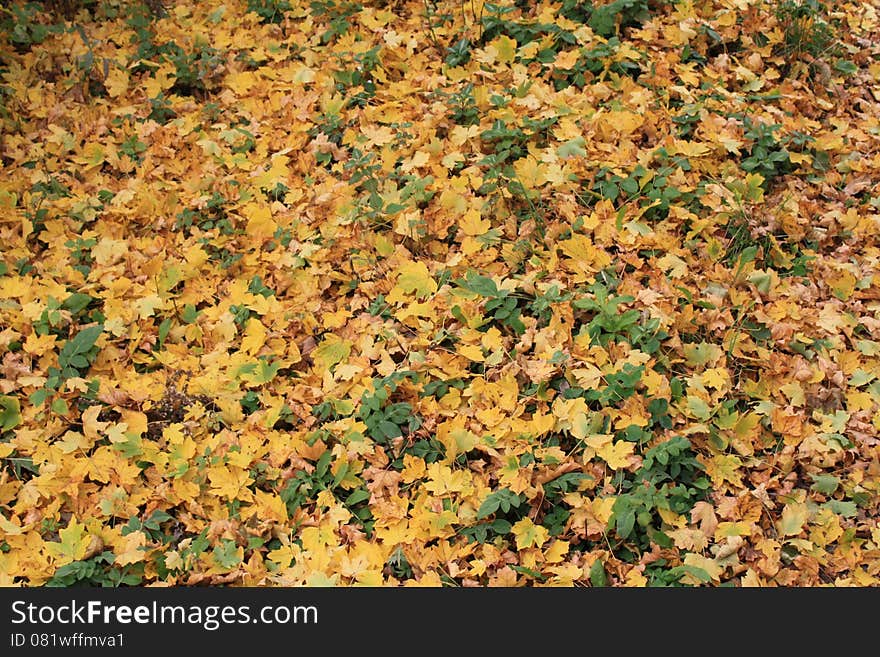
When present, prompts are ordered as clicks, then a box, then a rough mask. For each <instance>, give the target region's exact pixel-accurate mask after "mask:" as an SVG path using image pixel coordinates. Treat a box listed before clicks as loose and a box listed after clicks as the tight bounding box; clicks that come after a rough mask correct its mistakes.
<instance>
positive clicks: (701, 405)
mask: <svg viewBox="0 0 880 657" xmlns="http://www.w3.org/2000/svg"><path fill="white" fill-rule="evenodd" d="M687 407H688V412H689V413H690V414H691V415H692V416H694V417H695V418H697V419H698V420H703V421H705V420H708V419H709V417H710V416H711V415H712V412H711V411H710V410H709V405H708V404H706V402H704V401H703V400H702V399H700V398H699V397H697V396H696V395H688V397H687Z"/></svg>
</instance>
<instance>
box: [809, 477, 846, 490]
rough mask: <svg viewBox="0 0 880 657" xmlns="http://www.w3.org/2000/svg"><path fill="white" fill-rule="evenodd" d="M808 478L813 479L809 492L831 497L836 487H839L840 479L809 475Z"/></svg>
mask: <svg viewBox="0 0 880 657" xmlns="http://www.w3.org/2000/svg"><path fill="white" fill-rule="evenodd" d="M810 476H811V477H812V478H813V485H812V486H810V490H814V491H816V492H818V493H822V494H823V495H833V494H834V491H836V490H837V487H838V486H840V479H838V478H837V477H835V476H834V475H829V474H819V475H814V474H811V475H810Z"/></svg>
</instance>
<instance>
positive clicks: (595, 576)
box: [590, 559, 608, 586]
mask: <svg viewBox="0 0 880 657" xmlns="http://www.w3.org/2000/svg"><path fill="white" fill-rule="evenodd" d="M590 583H591V584H592V585H593V586H608V576H607V575H606V574H605V566H603V565H602V561H601V560H600V559H596V561H594V562H593V565H592V566H590Z"/></svg>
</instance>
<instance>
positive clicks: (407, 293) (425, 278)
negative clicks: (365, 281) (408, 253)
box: [385, 261, 437, 303]
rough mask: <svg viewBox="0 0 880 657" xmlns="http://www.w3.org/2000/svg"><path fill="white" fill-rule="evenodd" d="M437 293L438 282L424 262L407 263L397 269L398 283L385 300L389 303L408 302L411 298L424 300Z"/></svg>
mask: <svg viewBox="0 0 880 657" xmlns="http://www.w3.org/2000/svg"><path fill="white" fill-rule="evenodd" d="M436 291H437V282H436V281H435V280H434V279H433V277H432V276H431V272H430V271H428V267H427V265H426V264H425V263H424V262H422V261H418V262H405V263H404V264H402V265H401V266H400V267H398V269H397V282H396V284H395V285H394V287H393V288H391V291H390V292H389V293H388V294H387V295H386V297H385V299H386V301H387V302H388V303H398V302H400V301H407V300H409V299H410V298H411V297H413V296H415V297H416V298H419V299H423V298H425V297H427V296H430V295H431V294H434V293H435V292H436Z"/></svg>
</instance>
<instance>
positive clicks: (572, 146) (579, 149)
mask: <svg viewBox="0 0 880 657" xmlns="http://www.w3.org/2000/svg"><path fill="white" fill-rule="evenodd" d="M556 154H557V155H558V156H559V157H561V158H562V159H563V160H564V159H566V158H569V157H584V156H585V155H586V154H587V149H586V142H585V141H584V138H583V137H575V138H574V139H569V140H568V141H567V142H565V143H564V144H562V146H560V147H559V148H557V149H556Z"/></svg>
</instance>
